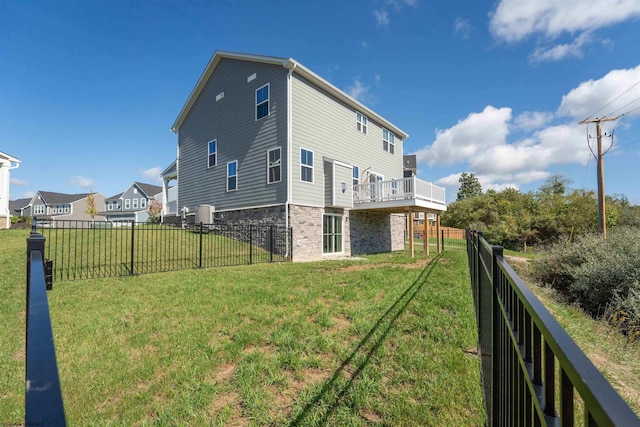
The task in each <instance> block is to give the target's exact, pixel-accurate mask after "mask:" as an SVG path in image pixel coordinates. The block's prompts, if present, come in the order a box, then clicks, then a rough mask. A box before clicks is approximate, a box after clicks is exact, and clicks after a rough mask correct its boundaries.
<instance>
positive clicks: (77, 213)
mask: <svg viewBox="0 0 640 427" xmlns="http://www.w3.org/2000/svg"><path fill="white" fill-rule="evenodd" d="M89 194H90V193H81V194H65V193H55V192H52V191H38V192H37V193H36V195H35V196H33V198H32V199H31V202H30V203H29V204H28V205H27V206H25V207H24V208H23V209H22V215H25V216H32V217H35V218H36V219H37V221H41V222H46V223H49V224H50V225H51V226H54V227H62V226H71V227H76V226H78V227H81V226H82V225H81V224H80V223H75V224H70V223H63V222H61V221H103V220H104V216H103V215H102V214H101V213H100V212H101V211H103V210H104V195H102V194H101V193H93V196H94V204H95V207H96V211H97V212H98V213H97V214H96V215H94V217H93V218H91V216H90V215H89V214H87V213H86V212H85V211H86V210H87V202H88V197H89Z"/></svg>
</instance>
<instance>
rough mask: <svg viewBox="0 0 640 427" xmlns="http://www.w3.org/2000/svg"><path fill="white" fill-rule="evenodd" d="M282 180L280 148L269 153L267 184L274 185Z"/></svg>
mask: <svg viewBox="0 0 640 427" xmlns="http://www.w3.org/2000/svg"><path fill="white" fill-rule="evenodd" d="M281 180H282V152H281V151H280V147H277V148H272V149H271V150H268V151H267V183H269V184H273V183H275V182H280V181H281Z"/></svg>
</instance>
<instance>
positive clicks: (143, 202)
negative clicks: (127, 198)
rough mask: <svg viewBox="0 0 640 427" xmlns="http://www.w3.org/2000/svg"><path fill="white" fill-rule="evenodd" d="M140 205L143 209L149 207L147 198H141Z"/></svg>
mask: <svg viewBox="0 0 640 427" xmlns="http://www.w3.org/2000/svg"><path fill="white" fill-rule="evenodd" d="M140 207H141V208H142V209H145V208H146V207H147V199H145V198H142V199H140Z"/></svg>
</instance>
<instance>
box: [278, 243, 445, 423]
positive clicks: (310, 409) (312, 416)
mask: <svg viewBox="0 0 640 427" xmlns="http://www.w3.org/2000/svg"><path fill="white" fill-rule="evenodd" d="M441 257H442V254H439V255H437V256H436V257H435V258H433V259H432V260H431V261H430V262H429V264H427V265H426V266H425V268H424V269H423V270H422V272H421V273H420V275H419V276H418V277H417V278H416V280H414V281H413V283H411V285H409V287H407V289H405V291H404V292H403V293H402V295H400V297H399V298H398V299H397V300H396V301H395V302H394V303H393V305H392V306H391V307H389V309H388V310H387V311H386V312H385V313H384V314H383V315H382V316H381V317H380V319H378V321H377V322H376V324H375V325H374V326H373V328H371V330H370V331H369V332H368V333H367V335H366V336H365V337H364V338H362V340H361V341H360V342H359V343H358V345H357V346H356V348H355V349H354V350H353V351H352V352H351V354H350V355H349V357H347V358H346V359H345V360H344V362H342V364H341V365H340V367H339V368H338V369H337V370H336V371H335V372H334V373H333V375H332V376H331V378H330V379H329V380H327V382H326V383H325V384H324V385H323V386H322V389H320V391H319V392H318V393H317V394H316V395H315V396H314V397H313V399H312V400H311V401H310V402H309V403H307V405H305V407H304V408H303V409H302V411H301V412H300V413H299V414H298V415H297V416H296V418H295V419H294V420H292V421H291V422H290V423H289V426H291V427H293V426H301V425H307V424H308V422H306V421H307V420H308V421H310V422H312V423H314V424H319V425H324V424H326V423H327V421H328V419H329V417H330V416H331V414H332V413H333V412H334V411H335V410H336V408H337V407H338V406H339V405H340V402H341V401H342V399H343V398H344V397H345V396H346V394H347V392H348V391H349V390H350V389H351V387H352V386H353V383H354V382H355V381H356V379H357V378H358V376H359V375H360V373H361V372H362V371H363V370H364V368H366V367H367V365H368V364H369V360H370V359H371V357H372V356H373V354H374V353H375V352H376V350H377V349H378V347H380V345H381V344H382V343H383V342H384V340H385V338H386V337H387V334H388V333H389V331H390V330H391V327H392V326H393V324H394V322H395V321H396V319H397V318H398V317H400V315H401V314H402V313H403V312H404V311H405V309H406V308H407V306H408V305H409V303H410V302H411V301H412V300H413V298H414V297H415V296H416V295H417V294H418V292H420V290H421V289H422V287H423V286H424V284H425V283H427V279H428V278H429V276H430V275H431V273H432V271H433V268H434V267H435V265H436V264H437V263H438V261H439V260H440V258H441ZM363 356H364V359H362V357H363ZM349 367H352V368H354V369H353V373H351V374H350V373H349V370H348V368H349ZM343 372H344V373H345V376H346V377H347V378H346V381H345V380H343V381H340V380H341V379H342V377H343V375H342V373H343Z"/></svg>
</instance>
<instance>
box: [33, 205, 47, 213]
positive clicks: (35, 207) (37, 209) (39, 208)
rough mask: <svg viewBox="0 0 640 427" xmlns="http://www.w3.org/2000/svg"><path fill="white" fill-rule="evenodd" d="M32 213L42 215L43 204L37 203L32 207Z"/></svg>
mask: <svg viewBox="0 0 640 427" xmlns="http://www.w3.org/2000/svg"><path fill="white" fill-rule="evenodd" d="M33 214H34V215H44V205H37V206H34V207H33Z"/></svg>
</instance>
